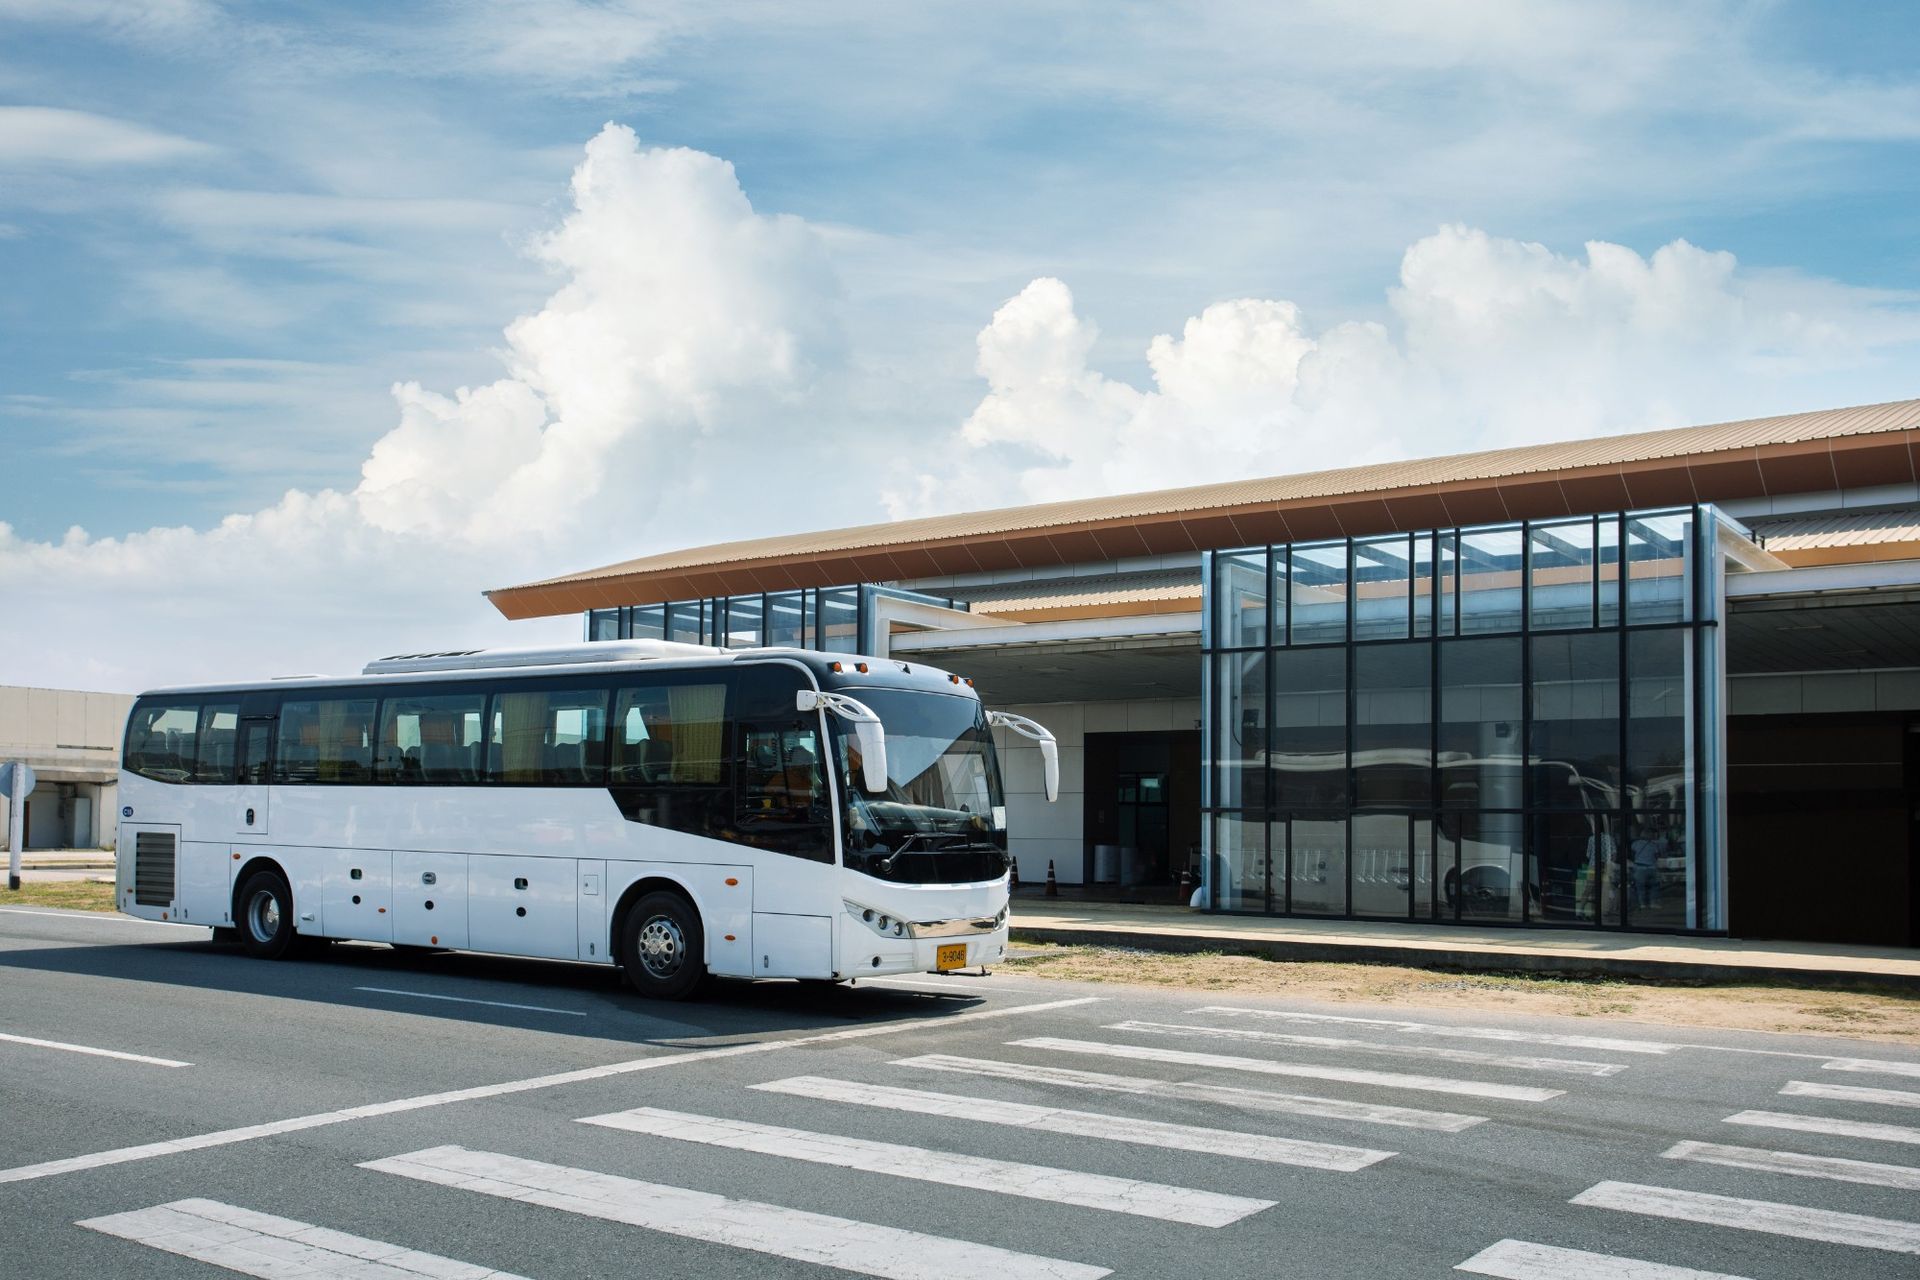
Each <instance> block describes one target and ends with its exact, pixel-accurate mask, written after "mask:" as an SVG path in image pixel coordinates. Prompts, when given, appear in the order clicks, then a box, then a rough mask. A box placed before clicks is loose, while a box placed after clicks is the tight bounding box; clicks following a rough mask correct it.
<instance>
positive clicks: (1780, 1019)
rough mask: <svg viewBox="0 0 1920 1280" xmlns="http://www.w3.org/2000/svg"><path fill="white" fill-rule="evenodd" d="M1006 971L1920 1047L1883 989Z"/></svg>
mask: <svg viewBox="0 0 1920 1280" xmlns="http://www.w3.org/2000/svg"><path fill="white" fill-rule="evenodd" d="M1015 955H1016V957H1018V958H1016V959H1013V960H1010V961H1006V962H1004V963H1003V964H1002V965H1001V966H1000V968H1001V969H1002V970H1003V971H1004V972H1007V973H1019V974H1028V975H1031V976H1033V977H1040V978H1061V979H1065V980H1067V981H1071V982H1111V983H1120V984H1124V985H1131V986H1144V987H1181V988H1184V989H1187V990H1190V991H1204V992H1209V993H1218V994H1221V995H1226V994H1230V993H1234V992H1242V993H1246V994H1249V995H1267V996H1290V997H1294V998H1297V999H1300V1000H1315V1001H1325V1002H1328V1003H1354V1004H1391V1005H1397V1006H1402V1007H1405V1006H1414V1007H1424V1008H1431V1009H1463V1010H1464V1009H1486V1010H1497V1011H1500V1012H1506V1013H1545V1014H1561V1015H1567V1016H1571V1017H1576V1018H1599V1019H1605V1020H1607V1021H1610V1022H1612V1021H1621V1022H1645V1023H1660V1024H1666V1025H1671V1026H1685V1027H1723V1028H1727V1029H1731V1030H1740V1031H1784V1032H1790V1033H1795V1034H1801V1035H1826V1036H1847V1037H1850V1038H1853V1039H1857V1040H1878V1041H1885V1042H1888V1043H1892V1044H1907V1045H1920V995H1914V994H1910V993H1907V992H1899V991H1891V990H1886V989H1865V988H1859V989H1852V988H1849V989H1818V988H1808V987H1780V986H1761V985H1757V984H1755V985H1746V984H1738V985H1726V986H1688V985H1682V984H1677V983H1650V982H1628V981H1622V980H1617V979H1579V978H1560V977H1529V976H1521V975H1498V974H1470V973H1442V972H1437V971H1434V970H1428V969H1407V968H1401V967H1398V966H1395V965H1379V964H1331V963H1295V962H1293V961H1285V960H1267V959H1262V958H1260V957H1257V956H1244V955H1223V954H1220V953H1218V952H1204V953H1200V954H1195V955H1169V954H1164V953H1160V952H1151V951H1139V950H1133V949H1130V948H1121V947H1062V946H1048V945H1040V944H1033V943H1021V944H1020V945H1019V946H1018V948H1017V949H1016V951H1015Z"/></svg>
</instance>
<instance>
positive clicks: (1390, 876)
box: [1353, 813, 1413, 920]
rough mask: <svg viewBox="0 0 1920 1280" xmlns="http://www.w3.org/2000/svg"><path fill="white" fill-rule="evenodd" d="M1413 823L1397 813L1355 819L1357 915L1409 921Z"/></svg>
mask: <svg viewBox="0 0 1920 1280" xmlns="http://www.w3.org/2000/svg"><path fill="white" fill-rule="evenodd" d="M1409 821H1410V820H1409V819H1407V818H1405V817H1402V816H1401V815H1399V814H1397V813H1395V814H1384V813H1383V814H1355V815H1354V818H1353V914H1354V915H1356V916H1387V917H1391V918H1393V919H1396V920H1404V919H1406V918H1407V911H1408V892H1409V890H1410V889H1411V887H1412V880H1413V868H1412V853H1411V850H1410V848H1409V835H1410V833H1409V831H1408V829H1407V828H1408V825H1409Z"/></svg>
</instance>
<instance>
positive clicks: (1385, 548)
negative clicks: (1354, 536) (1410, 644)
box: [1353, 533, 1413, 640]
mask: <svg viewBox="0 0 1920 1280" xmlns="http://www.w3.org/2000/svg"><path fill="white" fill-rule="evenodd" d="M1412 583H1413V547H1412V540H1411V539H1410V538H1408V536H1407V535H1406V534H1404V533H1399V534H1395V535H1393V536H1392V537H1389V538H1362V539H1360V540H1359V541H1358V542H1356V543H1354V544H1353V638H1354V639H1355V640H1404V639H1406V637H1407V623H1408V610H1407V603H1408V594H1407V593H1408V590H1409V589H1410V588H1411V586H1412Z"/></svg>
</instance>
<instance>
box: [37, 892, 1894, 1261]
mask: <svg viewBox="0 0 1920 1280" xmlns="http://www.w3.org/2000/svg"><path fill="white" fill-rule="evenodd" d="M1356 1019H1358V1020H1356ZM1369 1019H1371V1020H1369ZM36 1042H46V1043H36ZM81 1049H88V1050H104V1051H109V1053H110V1054H113V1055H122V1056H107V1055H104V1054H102V1053H99V1052H81V1051H80V1050H81ZM170 1064H171V1065H170ZM183 1064H184V1065H183ZM1917 1104H1920V1055H1916V1054H1915V1053H1913V1052H1912V1051H1910V1050H1905V1049H1898V1048H1891V1047H1883V1046H1877V1045H1863V1044H1861V1043H1860V1042H1857V1041H1841V1040H1828V1039H1814V1038H1808V1037H1785V1036H1766V1035H1755V1034H1736V1033H1723V1032H1710V1031H1696V1030H1687V1029H1676V1028H1656V1027H1649V1026H1643V1025H1639V1024H1632V1023H1607V1022H1600V1021H1596V1020H1594V1019H1550V1018H1534V1017H1497V1016H1491V1015H1484V1014H1471V1015H1466V1014H1460V1013H1455V1012H1438V1011H1435V1012H1430V1011H1423V1010H1419V1009H1415V1008H1406V1009H1401V1010H1395V1011H1390V1012H1385V1013H1383V1012H1381V1011H1377V1010H1371V1009H1360V1008H1356V1007H1354V1006H1315V1005H1307V1004H1301V1003H1297V1002H1288V1001H1284V1000H1275V999H1271V998H1263V997H1248V996H1221V995H1216V994H1208V993H1205V992H1189V993H1179V992H1133V991H1119V990H1116V989H1114V988H1111V987H1087V986H1078V985H1071V984H1063V983H1054V982H1045V981H1040V980H1033V979H1020V978H1010V977H1001V976H995V977H992V978H978V977H973V978H962V977H950V978H931V977H929V978H924V979H916V980H914V981H913V982H911V983H908V982H905V981H901V982H884V983H881V982H874V983H867V982H863V983H861V984H860V985H859V986H858V987H854V988H844V987H842V988H813V987H802V986H799V985H796V984H792V983H760V984H752V985H746V984H738V985H727V986H720V987H717V988H716V989H715V990H714V991H713V992H712V993H711V995H710V996H709V997H708V998H706V999H704V1000H702V1001H698V1002H694V1003H689V1004H683V1005H675V1006H658V1005H650V1004H647V1003H645V1002H642V1001H640V1000H638V999H637V998H635V997H633V996H631V995H629V994H628V993H627V992H625V990H624V989H623V988H621V987H620V986H619V985H618V983H617V981H616V980H615V978H614V977H613V975H611V974H609V973H606V972H603V971H599V970H591V969H586V968H583V967H577V966H567V965H555V964H538V963H532V962H528V963H519V962H508V961H500V960H491V959H485V958H482V957H477V956H468V955H457V954H456V955H438V956H407V955H401V954H398V953H395V952H391V951H388V950H386V949H384V948H378V947H361V946H336V947H334V948H332V949H330V950H329V951H328V952H326V953H325V954H324V955H323V956H321V957H319V958H317V959H312V960H302V961H292V962H283V963H262V962H258V961H251V960H248V959H246V958H245V957H244V956H242V955H240V954H239V953H238V952H236V951H229V950H226V949H222V948H215V947H213V946H212V945H211V944H209V943H208V942H207V941H206V933H205V931H204V930H196V929H187V928H180V927H175V926H164V925H151V924H143V923H139V922H134V921H129V920H125V919H123V918H119V917H101V916H88V915H82V914H77V913H60V912H45V911H38V910H35V911H27V910H21V909H16V908H5V907H0V1106H3V1107H4V1114H3V1115H0V1275H6V1276H23V1277H40V1276H85V1277H89V1278H93V1277H99V1276H103V1275H104V1276H149V1275H151V1276H194V1275H205V1276H212V1275H219V1274H222V1273H223V1270H222V1269H223V1268H224V1269H225V1270H224V1273H225V1274H232V1273H234V1272H241V1273H245V1274H252V1275H263V1276H279V1275H302V1276H306V1275H316V1276H317V1275H354V1276H368V1277H380V1276H384V1277H404V1276H412V1277H418V1276H422V1275H436V1276H466V1275H470V1276H481V1275H487V1274H492V1273H494V1272H500V1273H506V1274H510V1275H519V1276H529V1277H566V1276H605V1275H612V1274H622V1275H646V1276H682V1275H685V1276H789V1275H790V1276H804V1275H808V1274H813V1273H820V1272H822V1271H827V1272H828V1273H831V1270H832V1269H834V1268H838V1269H841V1270H845V1271H852V1272H857V1273H862V1274H870V1275H880V1276H901V1277H926V1278H928V1280H962V1277H967V1276H974V1275H979V1274H981V1273H983V1272H991V1273H992V1275H993V1280H1016V1278H1018V1277H1026V1276H1048V1277H1068V1278H1090V1277H1093V1276H1098V1275H1102V1274H1106V1273H1107V1272H1111V1273H1113V1274H1115V1275H1119V1276H1183V1277H1184V1276H1193V1275H1196V1274H1203V1275H1208V1276H1271V1275H1284V1276H1290V1277H1368V1278H1369V1280H1372V1278H1378V1277H1400V1276H1408V1277H1411V1276H1428V1277H1432V1276H1443V1275H1449V1274H1471V1275H1490V1276H1506V1277H1512V1278H1514V1280H1534V1278H1535V1277H1539V1278H1540V1280H1547V1278H1548V1277H1552V1278H1553V1280H1689V1278H1690V1280H1711V1278H1712V1277H1716V1276H1719V1277H1724V1276H1732V1277H1747V1278H1748V1280H1802V1278H1804V1277H1814V1276H1817V1277H1821V1278H1822V1280H1835V1278H1838V1277H1892V1276H1900V1277H1912V1276H1914V1275H1916V1274H1920V1167H1916V1166H1920V1149H1917V1148H1920V1105H1917ZM1565 1251H1577V1252H1565ZM463 1264H464V1269H463ZM1456 1269H1458V1270H1456Z"/></svg>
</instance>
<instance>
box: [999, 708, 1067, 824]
mask: <svg viewBox="0 0 1920 1280" xmlns="http://www.w3.org/2000/svg"><path fill="white" fill-rule="evenodd" d="M987 723H988V724H990V725H992V726H993V727H995V728H996V729H1011V730H1013V731H1014V732H1015V733H1017V734H1019V735H1020V736H1021V737H1023V738H1030V739H1032V740H1033V742H1034V743H1035V744H1036V745H1038V746H1039V748H1040V768H1041V771H1042V775H1043V776H1044V778H1045V780H1046V788H1047V803H1048V804H1052V803H1053V802H1054V801H1055V800H1058V799H1059V798H1060V744H1059V742H1058V741H1056V740H1055V738H1054V736H1053V734H1052V733H1051V732H1049V731H1048V729H1047V728H1046V726H1045V725H1042V724H1039V723H1036V722H1035V721H1032V720H1029V719H1027V718H1026V717H1025V716H1017V715H1014V714H1013V713H1012V712H1011V711H989V712H987Z"/></svg>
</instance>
